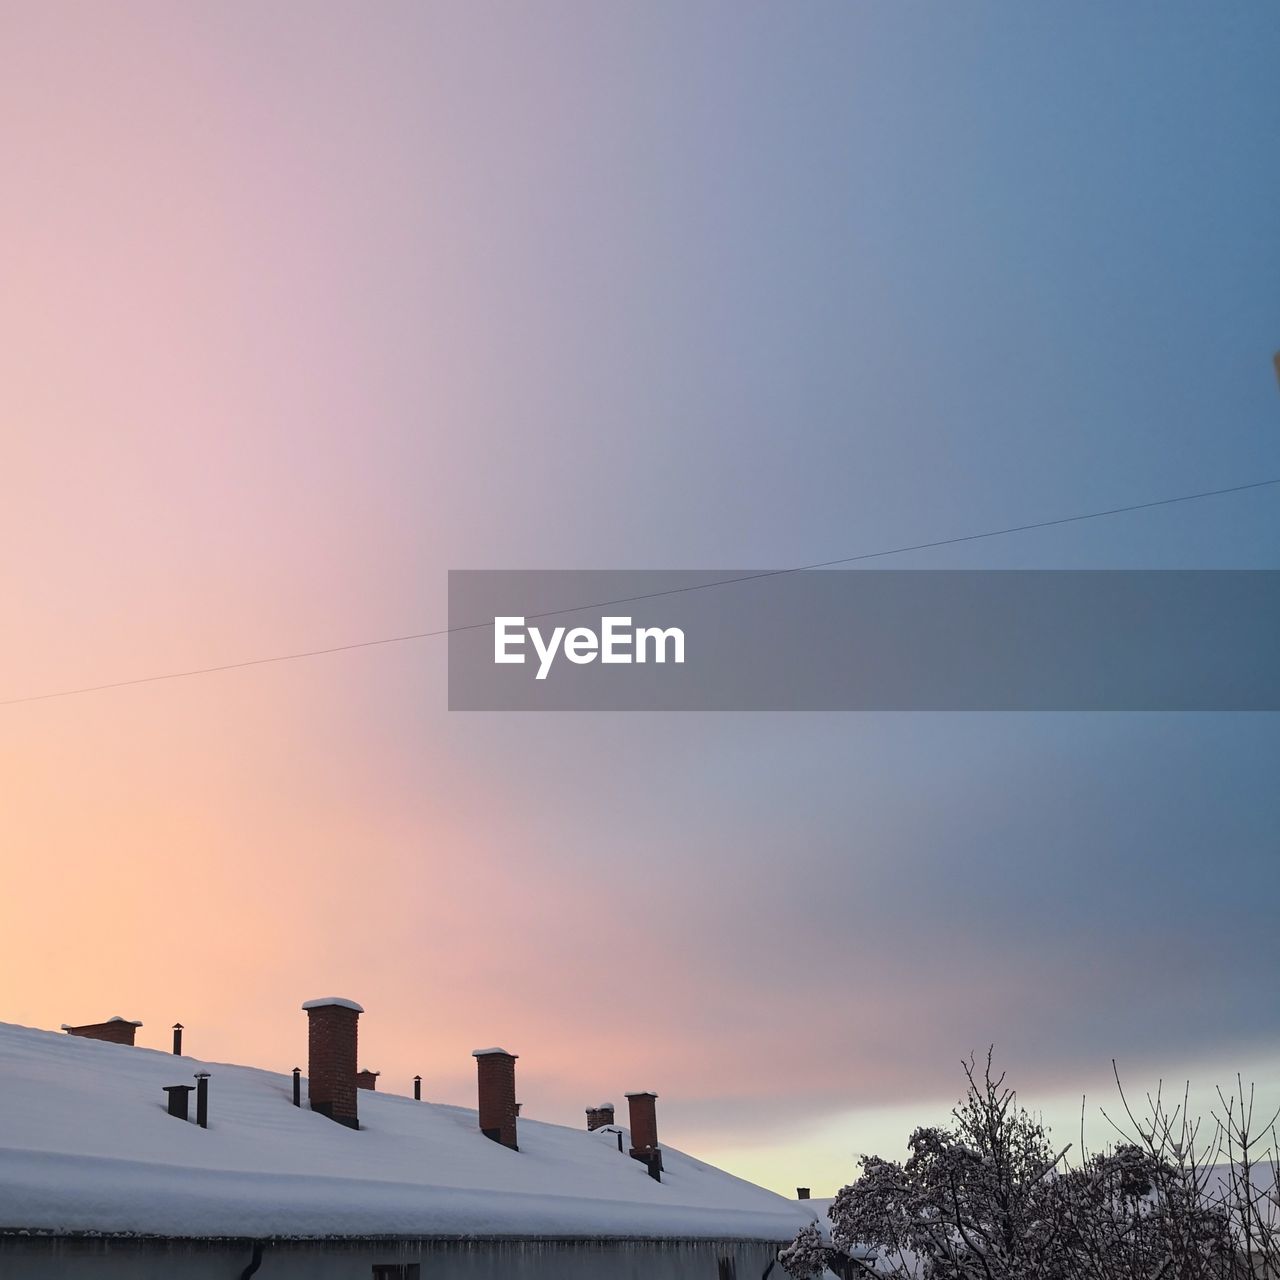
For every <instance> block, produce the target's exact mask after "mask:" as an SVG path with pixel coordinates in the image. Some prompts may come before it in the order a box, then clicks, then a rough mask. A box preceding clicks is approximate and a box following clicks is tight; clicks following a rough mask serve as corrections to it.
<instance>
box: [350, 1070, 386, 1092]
mask: <svg viewBox="0 0 1280 1280" xmlns="http://www.w3.org/2000/svg"><path fill="white" fill-rule="evenodd" d="M381 1074H382V1072H381V1071H370V1070H369V1069H368V1068H367V1067H366V1068H365V1070H363V1071H357V1072H356V1088H357V1089H370V1090H372V1089H376V1088H377V1087H378V1077H379V1076H380V1075H381Z"/></svg>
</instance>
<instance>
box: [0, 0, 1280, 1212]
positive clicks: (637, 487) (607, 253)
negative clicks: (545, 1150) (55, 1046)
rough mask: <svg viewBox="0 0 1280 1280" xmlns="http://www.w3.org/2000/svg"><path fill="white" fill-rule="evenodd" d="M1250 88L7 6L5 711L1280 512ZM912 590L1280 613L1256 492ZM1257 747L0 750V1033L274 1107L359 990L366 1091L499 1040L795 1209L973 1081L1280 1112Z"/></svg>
mask: <svg viewBox="0 0 1280 1280" xmlns="http://www.w3.org/2000/svg"><path fill="white" fill-rule="evenodd" d="M1277 60H1280V12H1278V11H1277V10H1276V8H1275V7H1274V6H1273V5H1271V4H1268V3H1244V4H1238V5H1232V6H1229V7H1226V8H1224V7H1220V6H1219V7H1213V6H1203V5H1194V4H1190V3H1173V4H1171V3H1167V2H1163V3H1159V4H1157V3H1154V2H1144V0H1137V2H1135V3H1131V4H1126V5H1123V6H1119V5H1112V4H1109V3H1103V2H1101V0H1097V2H1088V0H1086V2H1085V3H1081V4H1076V5H1072V6H1070V7H1065V6H1049V5H1037V6H1019V5H996V4H991V3H973V4H968V5H965V6H943V5H926V4H922V3H912V2H907V3H894V4H890V3H856V4H835V3H813V4H809V5H804V6H790V5H787V6H783V5H772V4H762V3H734V4H730V3H715V2H712V0H702V2H701V3H698V4H696V5H687V4H676V3H654V4H645V5H638V4H627V3H620V2H619V3H609V4H596V3H588V2H587V0H577V2H575V3H566V2H562V0H548V2H547V3H544V4H541V5H537V6H534V5H525V4H517V3H513V2H511V3H500V4H495V3H483V2H482V3H477V4H471V3H468V4H465V5H464V4H461V3H452V4H434V5H432V4H404V3H385V4H381V5H378V6H376V7H356V6H349V5H341V4H330V3H307V4H302V3H283V2H279V3H271V4H266V5H250V4H241V3H234V4H211V3H210V4H206V3H194V4H188V5H183V6H172V5H166V4H161V3H154V4H151V3H140V2H134V0H129V2H126V3H122V4H119V5H115V6H111V7H109V8H107V7H103V6H100V5H94V4H88V3H86V4H73V3H53V4H36V3H15V2H10V3H5V4H3V5H0V157H2V159H0V163H2V164H3V186H4V199H3V200H0V278H2V280H3V286H2V287H0V588H2V590H0V700H3V699H16V698H23V697H26V696H28V695H33V694H42V693H46V692H53V691H58V690H63V689H70V688H78V687H81V686H85V685H93V684H99V683H106V682H112V681H118V680H128V679H131V678H135V677H143V676H150V675H155V674H160V673H166V672H173V671H183V670H188V669H191V668H194V667H203V666H210V665H218V664H223V663H231V662H237V661H241V660H245V659H251V658H258V657H264V656H270V655H276V654H283V653H292V652H296V651H299V650H310V649H318V648H323V647H326V646H333V645H342V644H348V643H351V642H355V641H362V640H367V639H375V638H381V637H386V636H396V635H403V634H405V633H408V632H417V631H422V630H428V629H432V628H435V627H439V626H442V625H444V623H445V621H446V619H445V609H446V574H447V571H448V570H449V569H451V568H452V569H460V568H664V569H675V568H679V569H685V568H689V569H701V568H714V569H721V568H724V567H741V568H744V569H761V568H776V567H785V566H787V565H793V564H803V563H808V562H812V561H814V560H820V559H821V560H825V559H829V558H834V557H837V556H845V555H853V554H857V553H861V552H865V551H871V550H879V549H882V548H889V547H895V546H899V545H902V544H904V543H914V542H920V541H927V540H932V539H938V538H946V537H951V536H955V535H960V534H967V533H974V532H979V531H982V530H986V529H993V528H1002V527H1005V526H1008V525H1013V524H1022V523H1028V522H1034V521H1037V520H1044V519H1051V518H1054V517H1058V516H1065V515H1072V514H1076V513H1079V512H1085V511H1094V510H1100V509H1104V508H1110V507H1114V506H1119V505H1125V504H1129V503H1137V502H1144V501H1150V500H1154V499H1159V498H1164V497H1169V496H1173V495H1175V494H1181V493H1190V492H1196V491H1200V490H1204V489H1214V488H1220V487H1226V486H1230V485H1235V484H1243V483H1248V482H1251V481H1255V480H1259V479H1265V478H1270V477H1275V476H1280V392H1278V389H1277V385H1276V381H1275V373H1274V371H1273V368H1272V365H1271V357H1272V353H1273V352H1274V351H1275V350H1276V349H1277V348H1280V240H1278V239H1277V237H1276V235H1275V228H1276V226H1277V225H1280V178H1278V177H1277V171H1276V168H1275V164H1274V146H1275V139H1276V137H1277V136H1280V94H1278V93H1277V92H1276V89H1275V84H1274V68H1275V66H1276V63H1277ZM879 563H881V564H883V565H887V564H889V563H890V562H889V561H882V562H879ZM892 564H893V565H894V566H895V567H900V568H1010V567H1016V568H1219V567H1222V568H1280V495H1278V491H1277V490H1275V489H1256V490H1253V491H1251V492H1248V493H1241V494H1236V495H1232V496H1229V497H1221V498H1210V499H1205V500H1203V501H1200V502H1197V503H1187V504H1181V505H1177V506H1172V507H1164V508H1158V509H1155V510H1148V511H1143V512H1137V513H1133V514H1130V515H1123V516H1117V517H1113V518H1110V519H1107V520H1098V521H1094V522H1091V523H1087V524H1075V525H1068V526H1065V527H1059V528H1054V529H1047V530H1041V531H1037V532H1031V533H1024V534H1018V535H1013V536H1010V537H1006V538H1001V539H993V540H989V541H984V542H979V543H970V544H965V545H962V546H958V547H951V548H946V549H941V550H936V551H932V552H927V553H913V554H911V555H904V556H899V557H897V558H895V559H894V560H893V561H892ZM1278 760H1280V722H1278V721H1277V718H1276V717H1275V716H1273V715H1266V714H1238V715H1226V714H1223V715H1209V714H1197V715H1190V714H1180V715H1179V714H1160V715H1157V714H1148V715H1123V714H1056V715H1009V714H986V715H982V714H964V715H959V714H950V715H947V714H936V715H934V714H896V715H889V714H875V715H872V714H830V715H817V714H814V715H809V714H805V715H799V714H797V715H779V714H773V715H769V714H733V715H729V714H720V715H712V714H705V715H704V714H683V715H681V714H657V713H652V714H646V713H635V714H614V715H609V714H582V715H567V714H566V715H555V714H547V715H534V716H528V715H525V716H521V715H502V714H491V713H484V714H481V713H471V714H468V713H450V712H448V711H447V709H446V670H445V649H444V645H443V643H442V642H440V641H438V640H421V641H413V642H408V643H403V644H396V645H389V646H385V647H379V648H373V649H364V650H357V651H353V652H345V653H339V654H333V655H330V656H327V657H317V658H310V659H306V660H300V661H295V662H288V663H282V664H275V665H266V666H259V667H254V668H248V669H242V670H236V671H228V672H224V673H221V674H216V675H206V676H199V677H193V678H190V679H182V680H172V681H164V682H159V683H152V684H142V685H134V686H131V687H127V688H120V689H115V690H110V691H105V692H98V693H89V694H82V695H79V696H75V697H67V698H60V699H53V700H45V701H34V702H22V703H18V704H13V705H4V706H0V857H2V858H3V868H4V881H5V892H4V894H3V895H0V972H3V974H4V982H3V991H4V999H3V1007H0V1019H3V1020H7V1021H12V1022H20V1023H26V1024H29V1025H34V1026H42V1027H51V1028H56V1027H57V1026H58V1025H59V1024H61V1023H63V1022H71V1023H78V1022H88V1021H95V1020H98V1019H100V1018H104V1017H107V1016H110V1015H112V1014H120V1015H122V1016H125V1017H129V1018H140V1019H142V1020H143V1022H144V1024H145V1025H144V1028H143V1029H142V1031H141V1032H140V1033H139V1035H140V1042H141V1043H146V1044H150V1045H154V1046H159V1047H164V1046H165V1045H166V1044H167V1042H168V1032H167V1028H168V1026H169V1024H171V1023H172V1022H174V1021H177V1020H181V1021H182V1022H184V1023H185V1024H186V1026H187V1028H188V1031H187V1037H188V1048H189V1051H191V1052H193V1053H197V1054H199V1055H201V1056H203V1057H208V1058H213V1059H221V1060H229V1061H238V1062H247V1063H254V1064H260V1065H263V1066H270V1067H275V1068H281V1069H288V1068H289V1067H292V1066H293V1065H295V1064H303V1065H305V1064H304V1063H303V1059H304V1057H305V1015H304V1014H302V1013H301V1011H300V1010H299V1007H298V1006H299V1004H300V1003H301V1002H302V1001H303V1000H305V999H308V998H311V997H315V996H322V995H330V994H337V995H343V996H347V997H350V998H353V999H357V1000H359V1001H360V1002H361V1003H362V1004H363V1005H364V1006H365V1008H366V1010H367V1012H366V1014H365V1015H364V1017H363V1019H362V1028H361V1037H362V1040H361V1044H362V1049H361V1053H362V1058H363V1059H364V1063H363V1065H366V1066H369V1067H371V1068H373V1069H377V1070H380V1071H381V1072H382V1077H381V1079H380V1085H381V1087H383V1088H390V1089H394V1090H400V1091H407V1090H408V1088H409V1081H410V1080H411V1077H412V1076H413V1075H414V1074H415V1073H420V1074H422V1075H423V1077H424V1080H425V1090H426V1094H427V1096H429V1097H435V1098H438V1099H440V1100H442V1101H449V1102H468V1101H470V1100H471V1099H472V1098H473V1095H474V1087H475V1083H474V1074H473V1072H474V1068H473V1062H472V1059H471V1057H470V1051H471V1049H473V1048H475V1047H476V1046H479V1045H491V1044H501V1045H504V1046H505V1047H507V1048H508V1049H510V1050H512V1051H513V1052H517V1053H519V1054H520V1060H519V1066H518V1072H519V1075H518V1080H519V1089H520V1094H521V1098H522V1101H523V1102H524V1104H525V1108H526V1112H527V1113H530V1114H536V1115H537V1116H539V1118H545V1119H550V1120H562V1121H564V1122H565V1123H570V1124H577V1123H580V1122H581V1121H582V1119H583V1109H584V1108H585V1107H586V1106H589V1105H593V1104H595V1103H598V1102H600V1101H602V1100H604V1099H605V1098H612V1099H614V1100H615V1101H617V1102H618V1103H619V1104H621V1103H622V1098H621V1095H622V1094H623V1093H624V1092H626V1091H628V1090H638V1089H653V1090H655V1091H657V1092H658V1094H659V1095H660V1101H659V1104H658V1106H659V1132H660V1136H661V1137H662V1138H663V1139H664V1140H665V1141H668V1142H670V1143H672V1144H674V1145H676V1146H678V1147H681V1148H682V1149H685V1150H689V1151H692V1152H695V1153H696V1154H698V1155H700V1156H702V1157H704V1158H707V1159H710V1160H713V1161H715V1162H718V1163H721V1164H723V1165H725V1166H726V1167H727V1168H729V1169H731V1170H733V1171H734V1172H738V1173H741V1174H743V1175H744V1176H748V1177H751V1178H753V1179H756V1180H758V1181H761V1182H763V1183H765V1184H766V1185H769V1186H772V1187H775V1188H778V1189H783V1190H785V1189H788V1188H794V1187H795V1186H797V1185H809V1186H812V1187H813V1188H814V1191H815V1194H821V1193H826V1194H831V1193H833V1192H834V1191H835V1190H836V1189H837V1188H838V1187H839V1186H840V1185H842V1184H843V1183H844V1182H846V1181H848V1180H849V1179H850V1178H851V1177H852V1176H853V1175H854V1173H855V1171H856V1170H855V1165H854V1160H855V1157H856V1155H857V1154H858V1153H861V1152H871V1151H877V1152H880V1153H882V1154H886V1155H892V1154H896V1153H897V1152H899V1151H900V1150H901V1149H902V1148H903V1145H904V1141H905V1138H906V1135H907V1133H908V1132H909V1131H910V1129H911V1128H912V1127H914V1125H915V1124H917V1123H924V1122H928V1121H933V1120H935V1119H937V1118H939V1117H940V1116H943V1115H945V1112H946V1110H947V1108H948V1106H949V1105H950V1104H951V1102H952V1101H954V1099H955V1098H956V1097H957V1096H958V1094H959V1092H960V1089H961V1086H962V1078H961V1074H960V1070H959V1063H960V1060H961V1059H962V1058H963V1057H965V1056H966V1055H968V1054H969V1053H970V1052H971V1051H977V1052H979V1053H982V1052H983V1051H984V1050H985V1048H986V1046H988V1045H989V1044H994V1045H995V1046H996V1054H997V1059H998V1061H999V1062H1000V1064H1001V1065H1002V1066H1004V1067H1006V1068H1007V1069H1008V1071H1009V1075H1010V1079H1011V1080H1012V1081H1013V1083H1015V1084H1016V1085H1017V1086H1018V1088H1019V1090H1020V1093H1021V1096H1022V1097H1023V1099H1024V1100H1025V1101H1026V1102H1027V1103H1028V1105H1032V1106H1035V1107H1038V1108H1042V1109H1043V1110H1044V1112H1045V1115H1046V1117H1047V1118H1049V1119H1050V1120H1051V1121H1052V1122H1053V1123H1054V1125H1055V1128H1065V1129H1066V1130H1067V1131H1068V1132H1069V1133H1070V1132H1074V1131H1075V1129H1078V1126H1079V1113H1080V1096H1081V1094H1082V1093H1087V1094H1088V1095H1089V1098H1090V1100H1091V1102H1092V1100H1093V1099H1097V1100H1098V1101H1099V1102H1104V1103H1105V1102H1109V1101H1111V1100H1112V1099H1113V1098H1114V1093H1113V1086H1111V1087H1109V1086H1108V1081H1109V1079H1110V1073H1111V1060H1112V1059H1113V1058H1115V1059H1117V1060H1119V1062H1120V1064H1121V1068H1122V1071H1123V1073H1124V1075H1125V1078H1126V1081H1132V1082H1133V1083H1134V1084H1135V1086H1141V1087H1143V1088H1145V1087H1146V1086H1147V1085H1149V1084H1152V1083H1154V1081H1155V1080H1156V1079H1158V1078H1164V1079H1166V1080H1178V1081H1181V1080H1182V1079H1185V1078H1188V1077H1190V1078H1193V1079H1194V1080H1195V1082H1196V1084H1197V1087H1198V1088H1201V1089H1208V1088H1209V1087H1210V1086H1212V1085H1213V1084H1216V1083H1219V1082H1224V1083H1225V1082H1229V1081H1230V1080H1232V1079H1234V1075H1235V1072H1236V1071H1237V1070H1239V1071H1242V1072H1246V1073H1247V1074H1248V1076H1249V1077H1251V1078H1254V1079H1256V1080H1257V1081H1258V1083H1259V1086H1260V1089H1261V1090H1262V1091H1263V1093H1264V1094H1266V1095H1267V1096H1268V1097H1271V1098H1273V1099H1274V1100H1275V1101H1277V1102H1280V1018H1278V1017H1277V1014H1276V1010H1277V1004H1276V1001H1275V991H1276V989H1277V984H1278V982H1280V956H1278V955H1277V952H1276V949H1275V947H1274V946H1273V945H1272V942H1273V939H1274V932H1275V921H1276V901H1277V890H1280V858H1277V853H1280V848H1278V845H1277V834H1276V833H1277V831H1280V788H1277V787H1276V785H1275V776H1276V765H1277V761H1278ZM1198 1096H1200V1095H1198ZM1204 1096H1205V1097H1208V1096H1209V1095H1208V1094H1205V1095H1204ZM1206 1105H1207V1103H1206ZM1090 1114H1092V1111H1091V1112H1090ZM1089 1123H1090V1125H1096V1126H1101V1124H1102V1122H1101V1121H1096V1122H1095V1121H1094V1120H1091V1121H1090V1122H1089ZM1093 1131H1095V1132H1096V1133H1097V1134H1098V1137H1099V1138H1100V1139H1101V1138H1105V1132H1104V1130H1103V1129H1102V1128H1101V1127H1096V1128H1095V1130H1093Z"/></svg>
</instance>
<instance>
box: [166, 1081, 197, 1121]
mask: <svg viewBox="0 0 1280 1280" xmlns="http://www.w3.org/2000/svg"><path fill="white" fill-rule="evenodd" d="M194 1088H195V1085H191V1084H167V1085H165V1086H164V1091H165V1093H167V1094H168V1095H169V1103H168V1107H169V1114H170V1115H171V1116H174V1117H175V1118H176V1119H178V1120H185V1119H186V1118H187V1114H188V1112H187V1104H188V1099H189V1098H190V1096H191V1090H192V1089H194Z"/></svg>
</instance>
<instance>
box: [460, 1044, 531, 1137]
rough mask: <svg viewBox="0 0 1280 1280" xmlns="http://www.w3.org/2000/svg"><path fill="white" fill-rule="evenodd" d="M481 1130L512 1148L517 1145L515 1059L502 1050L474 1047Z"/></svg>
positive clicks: (513, 1055) (512, 1054)
mask: <svg viewBox="0 0 1280 1280" xmlns="http://www.w3.org/2000/svg"><path fill="white" fill-rule="evenodd" d="M471 1056H472V1057H473V1058H474V1059H475V1060H476V1076H477V1081H478V1084H479V1089H480V1108H479V1109H480V1132H481V1133H483V1134H484V1136H485V1137H486V1138H492V1139H493V1141H494V1142H500V1143H502V1145H503V1146H504V1147H510V1148H511V1150H512V1151H519V1150H520V1148H519V1147H518V1146H517V1145H516V1058H517V1057H518V1056H519V1055H518V1054H514V1053H508V1052H507V1051H506V1050H505V1049H475V1050H473V1051H472V1054H471Z"/></svg>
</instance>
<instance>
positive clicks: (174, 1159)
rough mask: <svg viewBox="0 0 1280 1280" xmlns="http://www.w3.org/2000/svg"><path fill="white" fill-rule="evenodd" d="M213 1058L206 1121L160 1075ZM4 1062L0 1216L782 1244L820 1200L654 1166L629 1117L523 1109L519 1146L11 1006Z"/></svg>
mask: <svg viewBox="0 0 1280 1280" xmlns="http://www.w3.org/2000/svg"><path fill="white" fill-rule="evenodd" d="M206 1070H207V1071H209V1072H210V1073H211V1079H210V1081H209V1126H210V1127H209V1128H208V1129H207V1130H202V1129H200V1128H198V1127H197V1126H195V1125H194V1124H189V1123H184V1122H182V1121H180V1120H177V1119H175V1118H174V1117H172V1116H169V1115H168V1114H167V1113H166V1110H165V1095H164V1093H163V1092H162V1089H163V1087H164V1086H165V1085H172V1084H185V1083H187V1082H189V1081H190V1080H191V1079H192V1077H193V1075H194V1073H195V1072H197V1071H206ZM0 1078H3V1080H4V1082H5V1084H4V1088H3V1089H2V1090H0V1230H6V1229H7V1230H14V1229H18V1230H22V1229H25V1230H33V1231H50V1232H64V1233H65V1232H103V1233H119V1232H138V1233H145V1234H157V1235H173V1236H183V1237H192V1236H223V1235H233V1236H239V1237H245V1236H372V1235H413V1236H416V1235H426V1236H430V1235H447V1236H472V1235H484V1236H517V1237H529V1236H542V1237H545V1236H569V1237H581V1236H622V1237H636V1238H668V1239H669V1238H691V1239H705V1238H725V1239H756V1240H776V1241H780V1242H781V1241H785V1240H790V1239H791V1238H792V1236H794V1234H795V1232H796V1230H797V1229H798V1228H799V1227H800V1226H802V1225H803V1224H804V1222H806V1221H808V1220H810V1218H811V1216H812V1215H811V1213H810V1212H808V1211H806V1210H805V1209H803V1208H802V1207H800V1206H798V1205H797V1204H796V1203H795V1202H793V1201H788V1200H786V1199H784V1198H783V1197H781V1196H777V1195H774V1194H773V1193H772V1192H770V1191H766V1190H764V1188H762V1187H757V1186H755V1185H753V1184H751V1183H749V1182H745V1181H743V1180H742V1179H740V1178H735V1177H733V1176H732V1175H730V1174H727V1173H724V1172H723V1171H721V1170H719V1169H715V1168H713V1167H712V1166H710V1165H708V1164H704V1163H703V1162H702V1161H699V1160H695V1159H693V1158H692V1157H690V1156H687V1155H684V1154H682V1153H681V1152H680V1151H678V1150H676V1149H675V1148H671V1147H664V1148H663V1161H664V1166H665V1168H664V1172H663V1180H662V1181H661V1182H655V1181H654V1180H653V1179H652V1178H650V1177H649V1175H648V1172H647V1170H646V1169H645V1167H644V1166H643V1165H642V1164H640V1163H638V1162H637V1161H635V1160H632V1159H630V1157H629V1156H627V1155H625V1154H620V1153H619V1152H618V1149H617V1139H616V1137H615V1136H614V1134H615V1133H616V1130H613V1131H605V1130H597V1131H596V1132H595V1133H587V1132H586V1130H585V1129H571V1128H567V1127H564V1126H561V1125H553V1124H546V1123H542V1122H539V1121H536V1120H532V1119H529V1118H527V1117H524V1116H522V1117H521V1119H520V1127H519V1137H520V1150H519V1151H518V1152H516V1151H511V1150H508V1149H507V1148H506V1147H503V1146H501V1145H500V1144H498V1143H495V1142H491V1141H490V1140H489V1139H487V1138H486V1137H484V1136H483V1135H482V1134H481V1133H480V1131H479V1129H478V1127H477V1123H476V1113H475V1112H474V1111H472V1110H469V1109H466V1108H462V1107H452V1106H445V1105H443V1104H439V1103H430V1102H414V1101H413V1100H412V1098H407V1097H398V1096H395V1095H393V1094H387V1093H379V1092H372V1091H361V1092H360V1094H359V1100H360V1123H361V1128H360V1130H359V1131H356V1130H352V1129H348V1128H346V1127H344V1126H343V1125H339V1124H335V1123H333V1121H331V1120H327V1119H325V1118H324V1117H323V1116H321V1115H318V1114H317V1113H315V1112H313V1111H311V1110H310V1109H308V1108H307V1107H306V1105H305V1098H306V1093H305V1090H304V1093H303V1098H304V1105H303V1106H302V1107H300V1108H298V1107H294V1106H293V1105H292V1103H291V1097H292V1089H293V1080H292V1077H291V1076H290V1075H287V1074H283V1073H277V1072H272V1071H264V1070H259V1069H256V1068H252V1067H240V1066H230V1065H225V1064H220V1063H204V1062H200V1061H196V1060H193V1059H191V1058H189V1057H175V1056H173V1055H172V1054H169V1053H163V1052H160V1051H158V1050H153V1049H141V1048H130V1047H128V1046H125V1045H116V1044H108V1043H105V1042H103V1041H98V1040H89V1039H83V1038H75V1037H70V1036H61V1035H58V1034H56V1033H54V1032H50V1031H37V1030H33V1029H31V1028H27V1027H17V1026H11V1025H8V1024H4V1023H0ZM624 1132H625V1131H624ZM624 1145H628V1146H629V1143H624Z"/></svg>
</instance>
